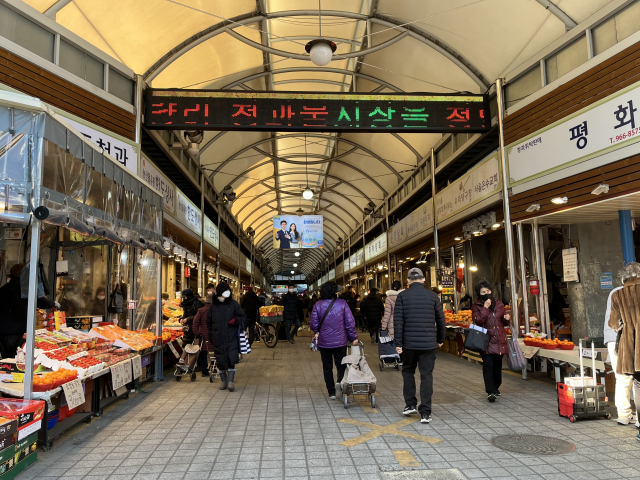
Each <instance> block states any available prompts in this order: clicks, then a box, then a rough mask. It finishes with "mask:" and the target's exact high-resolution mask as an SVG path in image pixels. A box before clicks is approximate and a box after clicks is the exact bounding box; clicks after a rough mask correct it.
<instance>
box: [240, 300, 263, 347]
mask: <svg viewBox="0 0 640 480" xmlns="http://www.w3.org/2000/svg"><path fill="white" fill-rule="evenodd" d="M240 306H241V307H242V310H244V314H245V315H246V317H247V320H246V322H245V325H244V326H245V327H246V328H248V329H249V340H248V341H249V345H251V344H252V343H253V342H254V340H255V338H256V321H257V320H258V316H259V315H260V307H261V306H262V302H261V301H260V298H259V297H258V295H256V292H254V291H253V288H251V287H248V289H247V293H245V294H244V297H242V301H241V302H240Z"/></svg>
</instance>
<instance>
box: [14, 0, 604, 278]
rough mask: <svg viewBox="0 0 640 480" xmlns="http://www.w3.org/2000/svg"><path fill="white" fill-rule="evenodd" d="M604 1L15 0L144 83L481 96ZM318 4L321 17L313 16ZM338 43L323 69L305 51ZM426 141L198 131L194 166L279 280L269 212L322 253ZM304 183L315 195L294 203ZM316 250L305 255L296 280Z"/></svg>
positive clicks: (421, 152)
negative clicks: (316, 220) (311, 44)
mask: <svg viewBox="0 0 640 480" xmlns="http://www.w3.org/2000/svg"><path fill="white" fill-rule="evenodd" d="M610 1H611V0H429V1H424V0H321V1H318V0H233V1H228V0H136V1H130V0H110V1H108V2H96V1H94V0H25V2H26V3H27V4H29V5H31V6H32V7H34V8H36V9H38V10H39V11H41V12H43V13H45V14H46V15H48V16H49V17H51V18H54V19H55V20H56V21H57V22H58V23H60V24H61V25H62V26H64V27H66V28H68V29H69V30H71V31H72V32H74V33H75V34H77V35H78V36H80V37H82V38H83V39H85V40H87V41H88V42H90V43H91V44H93V45H95V46H96V47H98V48H100V49H102V50H103V51H104V52H106V53H107V54H109V55H111V56H113V57H114V58H116V59H118V60H119V61H121V62H122V63H124V64H126V65H127V66H129V67H130V68H132V69H133V70H134V71H135V72H136V73H138V74H140V75H142V76H143V77H144V79H145V80H146V82H147V83H148V84H149V85H150V86H152V87H155V88H170V87H172V88H211V89H221V88H225V89H237V90H275V91H321V92H354V91H355V92H463V91H464V92H472V93H484V92H485V91H487V89H488V88H489V87H490V86H491V84H492V83H494V82H495V80H496V78H499V77H500V76H502V75H504V74H505V73H506V72H509V71H510V70H513V69H514V68H516V67H517V66H518V65H520V64H522V63H523V62H525V61H526V60H527V59H528V58H530V57H531V56H533V55H534V54H536V53H537V52H538V51H540V50H542V49H543V48H545V47H547V46H548V45H549V44H551V43H552V42H554V41H555V40H556V39H558V38H559V37H561V36H562V35H563V34H564V33H565V32H566V31H567V30H569V29H572V28H574V27H575V26H576V25H577V24H579V23H580V22H581V21H583V20H584V19H586V18H588V17H589V16H590V15H592V14H594V13H596V12H597V11H598V10H599V9H601V8H603V7H604V6H605V5H607V4H608V3H610ZM320 8H321V10H320ZM320 27H321V28H322V36H323V37H325V38H328V39H331V40H332V41H334V42H336V43H337V44H338V47H337V51H336V54H335V55H334V60H333V61H332V62H331V63H330V64H329V65H327V66H326V67H317V66H315V65H313V64H312V63H311V62H310V61H309V57H308V55H307V54H306V52H305V51H304V45H305V44H306V43H307V42H308V41H309V40H312V39H314V38H317V37H318V36H319V35H320ZM440 138H441V135H439V134H395V133H394V134H390V133H382V132H381V133H345V134H341V135H340V134H335V133H317V134H307V135H305V134H297V133H282V134H280V133H278V134H275V133H267V132H205V139H204V141H203V143H202V145H201V153H200V163H201V165H202V167H203V168H204V169H205V171H206V172H207V173H208V174H209V175H210V176H211V179H212V180H213V183H214V185H215V187H216V188H217V189H218V191H220V190H222V188H223V187H225V186H226V185H228V184H231V185H232V186H233V188H234V189H235V191H236V192H237V194H238V198H237V200H236V201H235V202H234V203H233V205H232V207H231V212H232V213H233V214H234V215H236V216H237V220H238V221H239V223H240V224H241V225H242V227H243V228H244V229H247V228H248V227H252V228H253V229H254V230H255V231H256V236H255V241H256V244H257V246H258V247H263V248H264V252H265V253H264V257H265V258H270V259H272V260H271V262H270V269H271V271H272V272H280V271H282V270H283V269H284V267H288V266H289V263H291V261H292V260H291V259H286V258H284V254H283V253H282V252H275V251H272V248H271V245H270V243H271V242H270V241H269V238H270V235H269V228H268V225H269V224H270V221H271V217H272V216H273V215H274V214H277V213H284V214H286V213H291V214H294V213H295V211H296V210H297V209H298V208H302V209H303V210H304V211H305V212H306V213H318V214H322V215H324V217H325V219H326V221H325V225H326V243H327V250H328V251H329V252H330V251H332V250H333V249H334V248H335V247H336V242H337V241H338V238H342V239H346V238H347V237H348V236H349V235H350V234H351V233H352V232H353V231H354V229H356V228H357V227H358V225H359V224H360V223H361V222H362V220H363V209H364V207H365V206H366V205H367V204H368V203H369V202H374V203H375V204H379V203H380V202H381V201H382V200H383V199H384V197H385V196H386V195H387V194H388V193H389V192H391V191H392V190H393V189H394V188H395V187H396V186H397V185H398V182H400V181H401V180H402V179H403V178H405V177H406V176H407V175H409V174H410V173H411V172H412V171H413V169H414V168H415V167H416V165H417V164H418V162H419V161H420V159H422V158H423V157H424V156H426V155H427V154H428V152H429V151H430V149H431V147H432V146H433V145H434V144H435V143H436V142H438V140H439V139H440ZM307 183H308V184H309V186H311V188H312V189H313V190H314V191H315V192H316V195H314V198H313V199H312V200H304V199H302V197H301V192H302V190H303V189H304V188H305V186H306V185H307ZM323 261H324V258H323V253H322V252H317V251H304V252H303V255H301V257H300V258H299V259H298V261H297V263H298V265H299V266H298V267H297V270H298V271H299V272H301V273H305V274H308V273H310V272H312V271H313V270H314V269H315V268H316V266H317V265H318V264H320V263H322V262H323Z"/></svg>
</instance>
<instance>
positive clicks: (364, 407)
mask: <svg viewBox="0 0 640 480" xmlns="http://www.w3.org/2000/svg"><path fill="white" fill-rule="evenodd" d="M356 402H358V405H360V408H362V411H363V412H364V413H378V409H376V408H373V407H372V406H371V402H367V401H366V400H356Z"/></svg>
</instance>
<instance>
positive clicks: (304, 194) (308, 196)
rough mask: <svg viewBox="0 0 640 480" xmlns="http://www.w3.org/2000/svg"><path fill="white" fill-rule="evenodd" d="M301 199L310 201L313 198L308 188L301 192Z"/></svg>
mask: <svg viewBox="0 0 640 480" xmlns="http://www.w3.org/2000/svg"><path fill="white" fill-rule="evenodd" d="M302 198H304V199H305V200H311V199H312V198H313V190H311V189H310V188H309V187H307V188H305V189H304V191H303V192H302Z"/></svg>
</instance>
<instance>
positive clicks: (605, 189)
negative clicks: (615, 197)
mask: <svg viewBox="0 0 640 480" xmlns="http://www.w3.org/2000/svg"><path fill="white" fill-rule="evenodd" d="M601 193H609V185H608V184H606V183H601V184H600V185H598V186H597V187H596V188H594V189H593V190H591V194H592V195H600V194H601Z"/></svg>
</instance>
